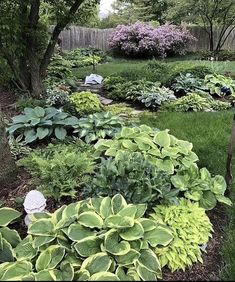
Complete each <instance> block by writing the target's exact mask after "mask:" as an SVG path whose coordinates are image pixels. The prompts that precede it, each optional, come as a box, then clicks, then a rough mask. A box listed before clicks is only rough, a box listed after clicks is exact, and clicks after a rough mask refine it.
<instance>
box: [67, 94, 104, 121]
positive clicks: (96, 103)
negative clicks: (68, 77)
mask: <svg viewBox="0 0 235 282" xmlns="http://www.w3.org/2000/svg"><path fill="white" fill-rule="evenodd" d="M69 101H70V102H71V104H72V105H73V106H74V108H75V110H76V111H77V113H78V114H79V115H80V116H83V115H88V114H92V113H96V112H100V111H102V109H103V106H102V104H101V102H100V100H99V98H98V97H97V96H96V95H95V94H93V93H91V92H89V91H87V92H85V91H83V92H77V93H74V94H72V95H71V96H70V97H69Z"/></svg>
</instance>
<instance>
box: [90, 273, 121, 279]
mask: <svg viewBox="0 0 235 282" xmlns="http://www.w3.org/2000/svg"><path fill="white" fill-rule="evenodd" d="M89 281H120V279H119V278H118V276H117V275H116V274H113V273H111V272H105V271H103V272H99V273H95V274H93V275H92V276H91V277H90V279H89Z"/></svg>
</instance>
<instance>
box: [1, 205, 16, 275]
mask: <svg viewBox="0 0 235 282" xmlns="http://www.w3.org/2000/svg"><path fill="white" fill-rule="evenodd" d="M20 216H21V213H20V212H18V211H16V210H14V209H11V208H5V207H3V208H0V280H1V275H2V272H1V266H2V264H1V263H4V262H12V261H14V248H15V247H16V246H17V245H18V244H19V243H20V241H21V238H20V235H19V233H18V232H17V231H16V230H13V229H10V228H9V226H10V225H11V224H12V223H14V222H15V221H16V220H17V219H18V218H19V217H20Z"/></svg>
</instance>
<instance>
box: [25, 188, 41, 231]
mask: <svg viewBox="0 0 235 282" xmlns="http://www.w3.org/2000/svg"><path fill="white" fill-rule="evenodd" d="M23 205H24V210H25V211H26V213H27V215H26V217H25V220H24V221H25V224H26V225H27V226H28V225H29V224H30V223H31V219H30V217H31V215H32V214H34V213H40V212H45V208H46V198H45V197H44V196H43V194H42V193H41V192H39V191H37V190H31V191H30V192H29V193H28V194H27V195H26V197H25V200H24V204H23Z"/></svg>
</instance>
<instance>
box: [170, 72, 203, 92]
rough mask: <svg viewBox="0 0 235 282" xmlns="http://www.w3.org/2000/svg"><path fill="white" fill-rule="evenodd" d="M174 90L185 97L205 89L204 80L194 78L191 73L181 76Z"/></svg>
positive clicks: (176, 81) (174, 85)
mask: <svg viewBox="0 0 235 282" xmlns="http://www.w3.org/2000/svg"><path fill="white" fill-rule="evenodd" d="M172 89H174V91H176V92H178V93H182V94H184V95H185V94H187V93H188V92H192V91H194V90H196V89H203V80H202V79H199V78H197V77H195V76H193V75H192V74H191V73H186V74H180V75H179V76H177V77H176V78H175V82H174V83H173V84H172Z"/></svg>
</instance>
